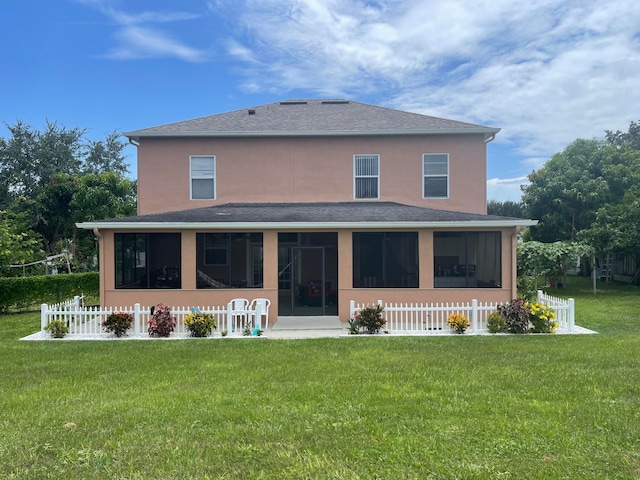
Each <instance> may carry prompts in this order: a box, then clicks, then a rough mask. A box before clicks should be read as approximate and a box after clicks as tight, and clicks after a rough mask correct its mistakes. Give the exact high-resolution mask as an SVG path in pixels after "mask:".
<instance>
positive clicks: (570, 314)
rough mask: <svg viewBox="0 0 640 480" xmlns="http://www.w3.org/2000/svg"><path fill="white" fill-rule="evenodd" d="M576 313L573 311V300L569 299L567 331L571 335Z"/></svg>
mask: <svg viewBox="0 0 640 480" xmlns="http://www.w3.org/2000/svg"><path fill="white" fill-rule="evenodd" d="M575 315H576V311H575V300H574V299H573V298H570V299H569V331H570V332H572V333H573V327H574V326H575V321H576V317H575Z"/></svg>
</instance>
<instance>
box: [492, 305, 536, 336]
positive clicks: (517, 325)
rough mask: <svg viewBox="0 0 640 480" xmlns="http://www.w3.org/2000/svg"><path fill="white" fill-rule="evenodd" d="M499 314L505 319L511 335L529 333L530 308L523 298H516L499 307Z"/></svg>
mask: <svg viewBox="0 0 640 480" xmlns="http://www.w3.org/2000/svg"><path fill="white" fill-rule="evenodd" d="M498 312H500V315H502V316H503V317H504V320H505V322H507V325H508V326H509V331H510V332H511V333H527V332H528V331H529V308H528V307H527V305H526V302H525V300H524V299H523V298H514V299H513V300H511V301H510V302H508V303H503V304H502V305H498Z"/></svg>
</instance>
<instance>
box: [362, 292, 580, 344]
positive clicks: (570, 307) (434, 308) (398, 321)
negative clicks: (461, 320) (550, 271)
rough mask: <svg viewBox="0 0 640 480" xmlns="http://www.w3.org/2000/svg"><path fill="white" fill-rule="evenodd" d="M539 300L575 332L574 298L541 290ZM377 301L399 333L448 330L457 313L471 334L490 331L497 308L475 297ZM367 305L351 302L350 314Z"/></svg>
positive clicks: (389, 326) (388, 323)
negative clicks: (468, 299) (466, 300)
mask: <svg viewBox="0 0 640 480" xmlns="http://www.w3.org/2000/svg"><path fill="white" fill-rule="evenodd" d="M537 301H538V303H540V304H543V305H547V306H549V307H551V308H552V309H553V311H555V312H556V319H557V321H558V326H559V329H561V330H564V331H566V332H570V333H572V332H573V331H574V326H575V324H574V319H575V309H574V300H573V298H570V299H569V300H564V299H561V298H556V297H552V296H550V295H546V294H545V293H543V292H542V291H541V290H539V291H538V297H537ZM377 303H378V305H382V306H383V307H384V315H383V316H384V319H385V320H386V323H385V326H384V329H385V330H386V331H388V332H390V333H396V334H420V335H438V334H444V333H446V334H449V333H451V328H450V327H449V325H448V324H447V320H448V318H449V315H450V314H452V313H457V314H461V315H465V316H466V317H467V318H468V319H469V321H470V322H471V326H470V327H469V329H468V330H467V331H468V332H469V333H471V334H479V333H486V332H487V318H488V317H489V315H490V314H491V313H492V312H495V311H496V310H497V307H498V304H496V303H482V302H478V301H477V300H475V299H474V300H472V301H471V303H462V302H459V303H404V304H403V303H387V304H385V303H383V302H382V300H378V302H377ZM366 306H367V305H361V304H356V303H355V302H354V301H351V302H350V305H349V312H350V315H349V317H350V318H353V317H354V315H355V314H356V313H357V312H358V311H359V310H360V309H361V308H364V307H366Z"/></svg>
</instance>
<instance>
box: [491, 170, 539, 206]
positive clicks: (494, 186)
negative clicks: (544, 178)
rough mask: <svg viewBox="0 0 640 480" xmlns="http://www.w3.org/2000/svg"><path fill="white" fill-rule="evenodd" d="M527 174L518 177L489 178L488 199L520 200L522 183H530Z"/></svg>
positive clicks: (501, 200) (502, 200)
mask: <svg viewBox="0 0 640 480" xmlns="http://www.w3.org/2000/svg"><path fill="white" fill-rule="evenodd" d="M528 184H529V181H528V180H527V177H526V176H523V177H516V178H491V179H489V180H487V200H498V201H500V202H506V201H507V200H510V201H512V202H519V201H520V197H521V196H522V189H521V186H522V185H528Z"/></svg>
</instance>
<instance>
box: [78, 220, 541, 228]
mask: <svg viewBox="0 0 640 480" xmlns="http://www.w3.org/2000/svg"><path fill="white" fill-rule="evenodd" d="M537 223H538V221H537V220H524V219H523V220H520V219H517V220H507V221H502V220H484V221H483V220H469V221H451V222H443V221H436V222H429V221H424V222H420V221H409V222H81V223H76V226H77V227H78V228H82V229H87V230H91V229H94V228H97V229H100V230H201V229H207V230H233V229H236V230H248V229H253V230H255V229H262V230H284V229H287V230H291V229H297V230H309V229H338V228H344V229H350V230H355V229H371V228H376V229H380V228H386V229H391V228H394V229H397V228H403V229H406V228H507V227H530V226H533V225H536V224H537Z"/></svg>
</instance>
